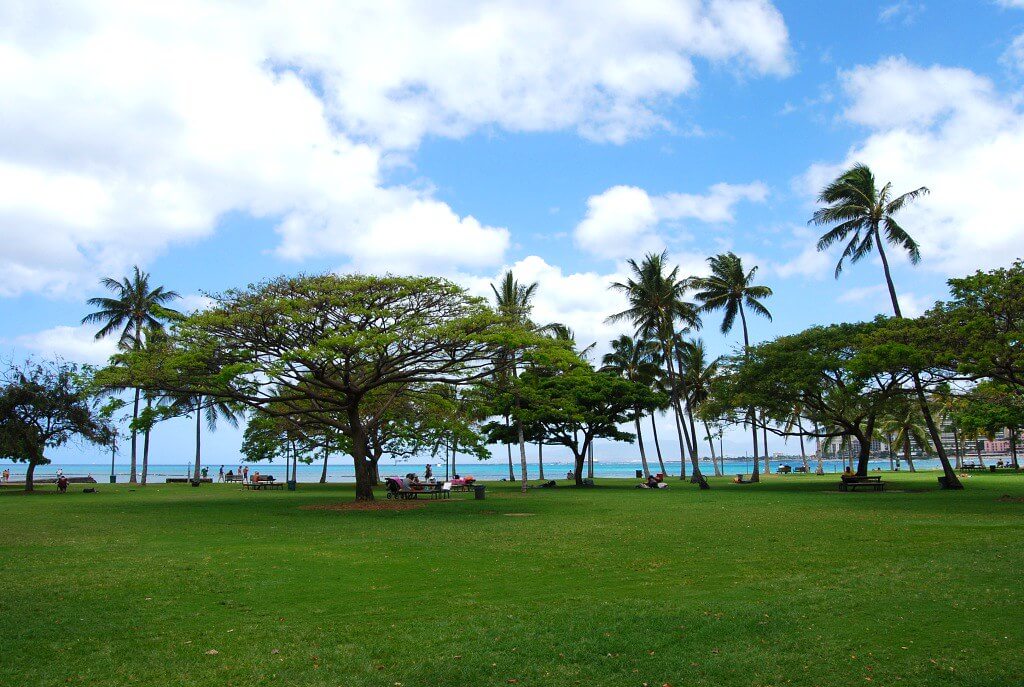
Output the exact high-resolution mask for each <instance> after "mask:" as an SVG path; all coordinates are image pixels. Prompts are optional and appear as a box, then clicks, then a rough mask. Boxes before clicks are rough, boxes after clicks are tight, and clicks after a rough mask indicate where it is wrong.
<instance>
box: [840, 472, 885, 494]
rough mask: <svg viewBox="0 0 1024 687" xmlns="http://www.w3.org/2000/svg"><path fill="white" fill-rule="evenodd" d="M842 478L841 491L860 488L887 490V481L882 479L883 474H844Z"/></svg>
mask: <svg viewBox="0 0 1024 687" xmlns="http://www.w3.org/2000/svg"><path fill="white" fill-rule="evenodd" d="M840 479H841V481H840V482H839V491H857V490H858V489H870V490H872V491H884V490H885V482H883V481H882V477H881V475H867V476H865V477H860V476H857V475H854V476H853V477H847V476H846V475H842V476H841V478H840Z"/></svg>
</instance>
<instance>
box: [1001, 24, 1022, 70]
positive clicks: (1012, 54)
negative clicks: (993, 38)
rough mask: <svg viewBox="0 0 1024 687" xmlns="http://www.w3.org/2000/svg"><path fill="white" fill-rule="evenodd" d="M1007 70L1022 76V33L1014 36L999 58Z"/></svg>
mask: <svg viewBox="0 0 1024 687" xmlns="http://www.w3.org/2000/svg"><path fill="white" fill-rule="evenodd" d="M999 63H1000V64H1002V65H1003V66H1004V67H1006V68H1007V69H1010V70H1013V71H1015V72H1020V73H1022V74H1024V33H1022V34H1020V35H1018V36H1016V37H1015V38H1014V39H1013V40H1012V41H1011V42H1010V45H1009V46H1008V47H1007V48H1006V50H1005V51H1004V52H1003V54H1002V55H1001V56H1000V58H999Z"/></svg>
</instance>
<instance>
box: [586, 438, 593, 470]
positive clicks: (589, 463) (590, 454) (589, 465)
mask: <svg viewBox="0 0 1024 687" xmlns="http://www.w3.org/2000/svg"><path fill="white" fill-rule="evenodd" d="M587 477H588V478H589V479H594V444H593V442H591V443H589V444H588V445H587Z"/></svg>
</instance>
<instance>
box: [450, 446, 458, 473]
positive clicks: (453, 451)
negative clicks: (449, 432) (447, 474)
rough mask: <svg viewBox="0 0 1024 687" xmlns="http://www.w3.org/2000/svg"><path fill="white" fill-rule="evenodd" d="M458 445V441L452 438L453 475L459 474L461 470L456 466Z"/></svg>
mask: <svg viewBox="0 0 1024 687" xmlns="http://www.w3.org/2000/svg"><path fill="white" fill-rule="evenodd" d="M458 446H459V443H458V441H456V440H455V439H452V477H455V475H457V474H459V471H458V470H457V469H456V466H455V452H456V450H457V449H458Z"/></svg>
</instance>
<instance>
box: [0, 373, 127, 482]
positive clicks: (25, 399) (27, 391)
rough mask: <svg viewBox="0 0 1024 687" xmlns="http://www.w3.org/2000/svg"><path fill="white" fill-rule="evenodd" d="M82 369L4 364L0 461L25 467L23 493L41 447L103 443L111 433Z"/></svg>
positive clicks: (0, 391)
mask: <svg viewBox="0 0 1024 687" xmlns="http://www.w3.org/2000/svg"><path fill="white" fill-rule="evenodd" d="M89 374H90V370H89V369H88V368H81V367H79V366H77V365H75V364H74V363H68V362H64V361H62V360H52V361H41V362H32V361H30V362H26V363H24V364H22V365H10V366H8V368H7V369H6V370H5V371H4V372H3V378H2V387H0V457H2V458H6V459H8V460H13V461H15V462H21V463H27V464H28V468H27V470H26V471H25V491H32V490H33V487H34V485H33V475H34V474H35V469H36V466H38V465H46V464H47V463H49V462H50V459H49V458H47V457H46V456H45V455H44V452H45V451H46V449H49V448H56V447H58V446H63V445H64V444H66V443H68V442H69V441H75V440H78V441H84V442H87V443H92V444H100V445H105V444H107V443H108V442H109V441H110V440H111V437H113V431H112V429H111V428H110V427H109V426H108V425H107V422H106V418H105V417H104V414H103V413H102V411H101V409H100V408H99V407H98V405H97V400H96V397H94V396H92V395H91V394H90V393H89V388H90V386H89Z"/></svg>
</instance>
